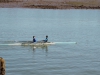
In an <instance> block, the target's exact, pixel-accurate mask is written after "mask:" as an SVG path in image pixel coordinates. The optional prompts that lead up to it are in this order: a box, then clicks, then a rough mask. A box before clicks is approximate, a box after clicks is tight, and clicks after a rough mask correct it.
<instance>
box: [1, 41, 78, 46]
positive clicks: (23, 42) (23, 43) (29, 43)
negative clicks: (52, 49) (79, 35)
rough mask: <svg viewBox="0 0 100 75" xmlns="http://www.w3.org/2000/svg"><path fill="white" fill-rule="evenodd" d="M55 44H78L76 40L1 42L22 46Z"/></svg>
mask: <svg viewBox="0 0 100 75" xmlns="http://www.w3.org/2000/svg"><path fill="white" fill-rule="evenodd" d="M54 44H76V42H36V43H33V42H31V41H19V42H13V43H1V44H0V45H21V46H28V45H30V46H36V45H39V46H41V45H54Z"/></svg>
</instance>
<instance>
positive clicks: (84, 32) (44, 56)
mask: <svg viewBox="0 0 100 75" xmlns="http://www.w3.org/2000/svg"><path fill="white" fill-rule="evenodd" d="M33 35H35V36H36V39H37V40H42V39H45V35H48V36H49V41H53V42H64V41H69V42H77V44H60V45H51V46H46V47H44V46H43V47H38V48H35V49H34V48H33V47H32V46H0V57H3V58H4V59H5V60H6V75H41V74H42V75H100V10H74V9H71V10H42V9H19V8H0V43H1V42H2V41H31V40H32V36H33Z"/></svg>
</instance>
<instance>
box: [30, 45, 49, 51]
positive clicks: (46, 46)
mask: <svg viewBox="0 0 100 75" xmlns="http://www.w3.org/2000/svg"><path fill="white" fill-rule="evenodd" d="M31 47H32V48H33V51H34V50H36V49H38V48H41V49H42V50H46V51H48V45H42V46H39V45H37V46H31Z"/></svg>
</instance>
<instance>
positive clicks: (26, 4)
mask: <svg viewBox="0 0 100 75" xmlns="http://www.w3.org/2000/svg"><path fill="white" fill-rule="evenodd" d="M0 8H35V9H100V5H96V4H95V5H91V4H87V5H85V4H82V3H77V4H75V3H74V4H73V3H61V2H58V3H56V2H49V1H48V2H41V3H40V2H0Z"/></svg>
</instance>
